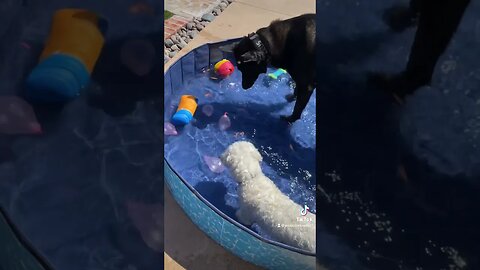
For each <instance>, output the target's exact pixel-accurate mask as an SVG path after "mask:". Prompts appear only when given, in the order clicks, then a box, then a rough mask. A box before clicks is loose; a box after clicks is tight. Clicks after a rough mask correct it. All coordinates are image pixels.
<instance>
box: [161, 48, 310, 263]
mask: <svg viewBox="0 0 480 270" xmlns="http://www.w3.org/2000/svg"><path fill="white" fill-rule="evenodd" d="M235 41H236V40H229V41H224V42H220V43H214V44H206V45H203V46H201V47H199V48H197V49H195V50H193V51H191V52H189V53H188V54H187V55H185V56H183V57H182V58H181V59H179V60H178V61H177V62H176V63H174V64H173V65H172V66H171V67H170V68H169V69H168V70H167V71H166V73H165V117H164V120H165V121H166V122H170V121H171V119H172V115H173V114H174V113H175V111H176V109H177V106H178V103H179V101H180V97H181V96H182V95H193V96H195V97H196V98H197V99H198V107H197V110H196V112H195V115H194V119H193V120H192V121H191V122H190V123H189V124H187V125H185V126H181V127H177V132H178V134H177V135H173V136H167V135H166V136H165V159H164V162H165V179H166V183H167V185H168V188H169V189H170V191H171V193H172V194H173V197H174V198H175V200H176V201H177V202H178V203H179V204H180V206H181V207H182V208H183V210H184V211H185V212H186V213H187V215H188V216H189V217H190V219H191V220H192V221H193V222H194V223H195V224H196V225H197V226H198V227H199V228H200V229H201V230H202V231H203V232H205V233H206V234H207V235H208V236H210V237H211V238H212V239H214V240H215V241H216V242H217V243H219V244H220V245H222V246H223V247H224V248H225V249H227V250H229V251H231V252H232V253H234V254H235V255H237V256H239V257H240V258H242V259H244V260H246V261H249V262H252V263H254V264H256V265H259V266H262V267H265V268H267V269H286V270H287V269H288V270H291V269H314V267H315V254H314V253H312V252H309V251H305V250H301V249H298V248H295V247H292V246H288V245H286V244H283V243H279V242H276V241H274V240H273V239H272V238H270V236H269V235H268V233H267V232H265V231H262V228H259V227H258V226H256V225H255V224H253V225H252V226H251V227H247V226H244V225H242V224H241V223H240V222H238V221H237V218H236V216H235V210H236V209H238V197H237V194H236V188H237V183H236V182H235V180H234V179H233V178H232V176H231V175H230V174H229V171H228V168H224V169H223V170H222V169H218V167H215V162H213V163H214V164H212V159H213V160H215V159H216V158H218V157H219V156H220V154H221V153H222V152H223V151H224V150H225V149H226V147H227V146H228V145H230V144H231V143H233V142H235V141H238V140H247V141H250V142H252V143H253V144H254V145H255V146H256V147H257V148H258V149H259V151H260V152H261V153H262V156H263V162H262V169H263V172H264V173H265V174H266V175H267V176H268V177H269V178H270V179H272V180H273V181H274V182H275V183H276V184H277V186H278V187H279V188H280V189H281V190H282V192H284V193H285V194H287V195H288V196H289V197H290V198H291V199H292V200H294V201H295V202H297V203H298V204H300V205H307V206H308V207H309V208H310V211H311V212H314V213H315V211H316V208H315V207H316V205H315V93H314V94H313V95H312V99H311V100H310V103H309V104H308V106H307V108H306V109H305V111H304V113H303V115H302V119H301V120H299V121H296V122H295V123H294V124H293V125H291V126H290V125H288V124H287V123H286V122H285V121H283V120H282V119H281V118H280V116H281V115H288V114H290V113H291V112H292V110H293V106H294V103H288V102H287V101H286V100H285V95H286V94H288V93H290V92H291V91H293V90H292V89H293V83H292V81H291V79H290V77H289V75H288V74H280V73H279V74H280V76H278V77H275V76H268V75H267V74H262V75H261V76H260V77H259V79H258V80H257V82H256V83H255V85H254V86H253V87H252V88H251V89H249V90H244V89H242V88H241V73H240V71H238V70H236V71H235V72H234V73H233V74H232V75H230V76H229V77H227V78H224V79H221V78H217V77H216V76H215V74H213V73H212V72H211V70H212V69H213V65H215V63H216V62H218V61H220V60H222V59H224V58H225V59H229V60H230V61H231V62H232V63H235V61H234V59H233V56H232V54H231V52H228V51H229V50H228V49H225V48H226V47H228V46H229V45H231V44H232V43H233V42H235ZM273 72H275V69H269V73H273ZM273 77H275V78H273ZM224 115H227V116H228V118H229V120H230V123H231V124H230V126H229V127H228V128H227V129H223V130H222V129H221V128H219V126H220V124H219V119H220V118H222V116H224ZM313 226H314V224H313Z"/></svg>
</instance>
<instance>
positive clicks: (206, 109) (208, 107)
mask: <svg viewBox="0 0 480 270" xmlns="http://www.w3.org/2000/svg"><path fill="white" fill-rule="evenodd" d="M202 112H203V113H204V114H205V115H206V116H208V117H210V116H212V114H213V106H212V105H210V104H205V105H203V107H202Z"/></svg>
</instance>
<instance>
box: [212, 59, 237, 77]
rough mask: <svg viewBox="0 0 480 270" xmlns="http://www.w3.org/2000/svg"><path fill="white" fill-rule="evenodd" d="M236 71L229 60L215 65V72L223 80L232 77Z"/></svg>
mask: <svg viewBox="0 0 480 270" xmlns="http://www.w3.org/2000/svg"><path fill="white" fill-rule="evenodd" d="M234 70H235V67H234V66H233V64H232V62H230V61H228V60H222V61H220V62H218V63H217V65H215V72H216V73H217V74H218V75H219V76H221V77H223V78H225V77H228V76H230V75H231V74H232V73H233V71H234Z"/></svg>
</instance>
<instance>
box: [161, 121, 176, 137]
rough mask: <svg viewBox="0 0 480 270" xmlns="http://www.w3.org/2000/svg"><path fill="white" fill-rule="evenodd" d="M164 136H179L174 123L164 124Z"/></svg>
mask: <svg viewBox="0 0 480 270" xmlns="http://www.w3.org/2000/svg"><path fill="white" fill-rule="evenodd" d="M163 134H165V135H167V136H176V135H178V132H177V129H176V128H175V126H174V125H172V123H168V122H165V123H164V124H163Z"/></svg>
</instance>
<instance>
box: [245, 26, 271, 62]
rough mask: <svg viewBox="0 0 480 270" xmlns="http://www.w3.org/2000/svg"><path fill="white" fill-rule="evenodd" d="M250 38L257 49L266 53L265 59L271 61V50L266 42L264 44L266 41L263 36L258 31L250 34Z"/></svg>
mask: <svg viewBox="0 0 480 270" xmlns="http://www.w3.org/2000/svg"><path fill="white" fill-rule="evenodd" d="M248 38H249V39H250V40H251V41H252V43H253V46H254V47H255V49H256V50H257V51H260V52H262V53H263V54H264V55H265V60H266V61H267V63H268V62H270V52H269V51H268V49H267V47H266V46H265V44H263V43H264V42H263V41H262V38H261V37H260V36H259V35H258V34H257V33H250V34H248Z"/></svg>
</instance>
